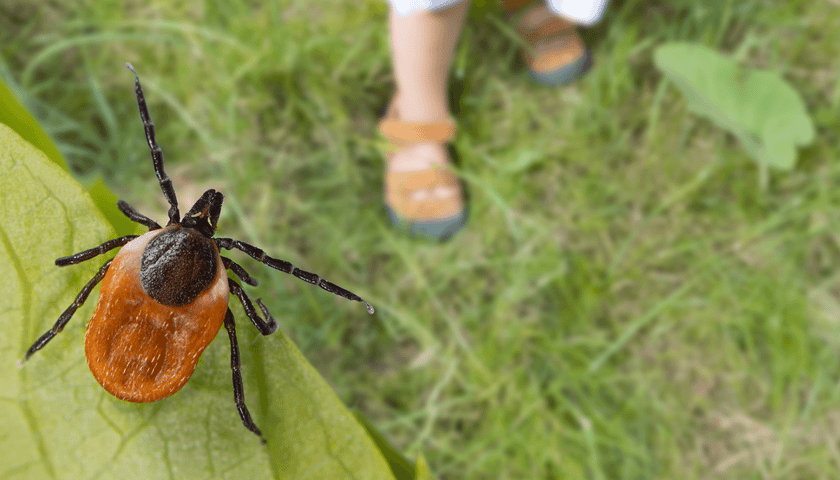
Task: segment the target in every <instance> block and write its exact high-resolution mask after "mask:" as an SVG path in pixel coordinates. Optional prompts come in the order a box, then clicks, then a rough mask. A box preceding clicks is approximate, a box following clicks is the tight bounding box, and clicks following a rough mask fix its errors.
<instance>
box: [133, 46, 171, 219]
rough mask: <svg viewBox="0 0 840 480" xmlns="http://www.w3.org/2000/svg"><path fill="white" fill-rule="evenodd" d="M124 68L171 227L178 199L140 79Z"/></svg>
mask: <svg viewBox="0 0 840 480" xmlns="http://www.w3.org/2000/svg"><path fill="white" fill-rule="evenodd" d="M125 66H126V68H128V69H129V70H131V73H133V74H134V94H135V96H137V108H139V109H140V120H142V121H143V130H144V131H145V132H146V142H147V143H148V144H149V150H151V151H152V164H153V165H154V167H155V175H157V179H158V182H160V189H161V190H163V196H164V197H166V201H167V202H169V225H172V224H173V223H178V222H179V221H180V219H181V214H180V212H178V198H177V197H176V196H175V189H174V188H172V180H171V179H170V178H169V176H167V175H166V172H165V171H164V170H163V150H162V149H161V148H160V145H158V144H157V141H156V140H155V124H154V123H153V122H152V117H151V116H150V115H149V107H148V106H146V98H145V97H144V96H143V88H142V87H140V77H139V76H138V75H137V72H135V71H134V67H133V66H131V64H130V63H126V64H125Z"/></svg>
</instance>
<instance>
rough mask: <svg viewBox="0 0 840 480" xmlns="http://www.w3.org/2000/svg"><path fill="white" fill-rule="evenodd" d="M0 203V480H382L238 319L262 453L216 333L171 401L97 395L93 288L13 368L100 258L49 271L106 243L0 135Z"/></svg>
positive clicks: (80, 194) (363, 449)
mask: <svg viewBox="0 0 840 480" xmlns="http://www.w3.org/2000/svg"><path fill="white" fill-rule="evenodd" d="M0 204H2V205H3V208H2V209H0V265H2V266H3V272H4V273H5V278H4V279H3V282H2V284H0V297H2V298H3V300H4V301H3V306H2V307H0V329H1V330H0V331H2V332H3V335H0V364H2V368H0V478H3V479H4V480H12V479H42V478H55V479H64V478H67V479H74V480H78V479H88V478H98V479H120V480H122V479H126V478H144V479H145V478H155V479H157V478H190V479H192V478H231V479H243V478H247V479H263V478H277V479H286V478H296V479H300V478H311V479H321V478H329V479H344V478H354V479H389V478H394V477H393V475H392V474H391V471H390V469H389V467H388V464H387V462H386V461H385V459H384V458H383V456H382V454H381V453H380V451H379V449H378V448H377V446H376V444H375V442H374V441H373V440H372V439H371V438H370V437H369V436H368V434H367V432H366V431H365V428H364V427H363V426H362V425H361V424H360V423H359V422H358V421H357V420H356V418H355V417H354V416H353V414H352V413H350V412H349V411H348V410H347V409H346V408H345V407H344V405H343V404H342V403H341V401H340V400H339V399H338V398H337V397H336V396H335V394H334V393H333V392H332V390H331V389H330V388H329V386H328V385H327V384H326V382H324V380H323V379H322V378H321V377H320V376H319V375H318V373H317V371H315V369H314V368H313V367H312V366H311V365H310V364H309V363H308V362H306V360H305V359H304V357H303V355H302V354H301V353H300V351H299V350H298V349H297V348H296V347H295V346H294V345H293V344H292V342H291V341H290V340H289V339H288V338H287V337H286V336H285V335H283V333H282V331H278V332H277V333H275V334H273V335H271V336H269V337H259V338H256V337H258V335H256V334H254V333H253V332H250V330H253V328H250V329H249V327H251V325H250V324H249V322H248V321H247V319H244V318H242V316H241V314H240V315H239V316H238V322H237V324H238V326H239V328H238V333H239V337H240V338H239V342H240V348H241V350H242V355H243V359H242V361H243V371H244V374H245V377H246V378H245V380H246V382H245V394H246V401H247V402H248V406H249V408H250V409H251V413H252V414H253V415H254V418H255V421H256V422H257V424H258V425H259V426H260V427H261V428H262V429H263V433H264V434H265V436H266V439H267V440H268V445H267V446H265V447H264V446H261V445H260V442H259V441H258V439H257V438H256V437H255V436H254V435H253V434H251V433H250V432H248V431H247V430H246V429H245V428H244V427H243V426H242V424H241V423H240V420H239V416H238V414H237V413H236V409H235V407H234V405H233V395H232V386H231V380H230V375H231V374H230V363H229V348H230V347H229V344H228V342H227V335H226V334H225V333H224V331H222V334H220V335H219V337H221V338H217V339H216V340H215V341H214V342H213V343H212V344H211V345H210V347H209V348H208V349H207V350H206V351H205V354H204V356H203V357H202V361H201V362H200V363H199V365H198V368H197V369H196V373H195V374H194V375H193V377H192V378H191V379H190V381H189V382H187V385H186V386H185V387H184V388H183V389H182V390H181V391H180V392H178V393H177V394H175V395H173V396H171V397H169V398H167V399H164V400H161V401H158V402H154V403H150V404H131V403H128V402H123V401H120V400H117V399H115V398H114V397H112V396H111V395H110V394H108V393H107V392H105V391H104V390H103V389H102V388H101V387H100V386H99V385H98V384H97V383H96V381H95V380H94V378H93V376H92V375H91V374H90V371H89V370H88V367H87V364H86V362H85V359H84V349H83V337H84V329H85V324H86V323H87V321H88V319H89V318H90V315H91V314H92V311H93V306H94V305H95V304H96V301H97V298H98V288H97V289H95V290H94V291H93V293H92V294H91V296H90V297H89V298H88V301H87V302H86V304H85V305H84V306H83V307H82V308H80V309H79V310H78V311H77V312H76V314H75V315H74V317H73V318H72V319H71V321H70V323H69V324H68V326H67V328H65V329H64V331H63V332H61V333H60V334H59V335H57V336H56V337H55V338H54V339H53V340H52V341H51V342H50V343H49V344H48V345H47V346H46V347H45V348H44V349H43V350H41V351H39V352H37V353H36V354H35V355H33V357H32V358H31V359H30V360H29V361H28V362H27V363H26V364H25V365H23V367H22V368H17V367H16V366H15V365H16V362H17V361H18V360H19V359H21V358H22V356H23V354H24V353H25V351H26V349H27V348H28V347H29V346H30V345H31V344H32V342H33V341H34V340H35V339H36V338H38V336H40V335H41V334H42V333H43V332H45V331H46V330H47V329H48V328H50V327H51V326H52V325H53V324H54V322H55V320H56V319H57V318H58V316H59V315H60V314H61V312H62V311H63V310H64V309H65V308H67V306H69V305H70V303H71V302H72V301H73V298H74V297H75V295H76V294H77V293H78V291H79V290H80V289H81V287H82V286H83V285H84V284H85V283H86V282H87V281H88V280H89V279H90V278H91V277H92V276H93V274H94V273H95V271H96V270H97V269H98V268H99V266H100V265H102V263H104V262H105V258H104V257H107V256H104V257H103V258H96V259H92V260H89V261H87V262H83V263H82V264H79V265H74V266H69V267H63V268H59V267H56V266H55V264H54V261H55V259H56V258H57V257H60V256H65V255H68V254H71V253H75V252H78V251H81V250H84V249H87V248H90V247H92V246H95V245H98V244H100V243H101V242H103V241H105V240H107V239H109V238H113V236H114V232H113V229H112V228H111V226H110V225H109V224H108V223H107V222H106V221H105V219H104V218H103V217H102V216H101V215H100V213H99V211H98V210H97V208H96V205H95V204H94V202H93V201H92V200H91V198H90V196H89V195H88V194H87V192H86V191H85V190H84V189H83V188H82V187H81V185H79V184H78V183H77V182H76V181H75V180H73V179H72V178H71V177H70V176H69V175H68V174H67V173H66V172H65V171H64V170H63V169H61V168H59V167H58V166H57V165H56V164H55V163H53V162H51V161H50V160H49V159H48V158H47V157H46V155H44V154H43V153H42V152H40V151H39V150H37V149H36V148H34V147H33V146H32V145H30V144H28V143H27V142H26V141H24V140H23V139H22V138H21V137H20V136H19V135H18V134H17V133H15V132H14V131H12V130H11V129H10V128H9V127H7V126H5V125H2V124H0ZM267 300H268V301H266V303H268V304H269V306H271V304H272V303H278V302H273V301H271V300H273V299H267ZM274 307H275V309H276V308H277V307H279V305H274ZM234 311H236V310H234ZM295 320H297V319H295ZM281 322H282V318H281Z"/></svg>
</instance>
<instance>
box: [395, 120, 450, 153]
mask: <svg viewBox="0 0 840 480" xmlns="http://www.w3.org/2000/svg"><path fill="white" fill-rule="evenodd" d="M379 131H381V132H382V134H383V135H384V136H385V138H387V139H388V140H390V141H391V142H393V143H395V144H397V145H400V146H406V145H411V144H414V143H418V142H435V143H445V142H448V141H449V140H451V139H452V137H454V136H455V122H453V121H452V120H450V119H446V120H443V121H440V122H433V123H428V122H405V121H402V120H397V119H395V118H387V117H386V118H384V119H382V120H381V121H380V122H379Z"/></svg>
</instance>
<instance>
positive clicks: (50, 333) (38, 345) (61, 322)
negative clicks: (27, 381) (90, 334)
mask: <svg viewBox="0 0 840 480" xmlns="http://www.w3.org/2000/svg"><path fill="white" fill-rule="evenodd" d="M82 253H84V252H82ZM109 266H111V260H108V261H107V262H105V265H102V268H100V269H99V271H98V272H96V275H94V276H93V278H91V279H90V281H89V282H88V283H87V285H85V286H84V287H83V288H82V291H81V292H79V294H78V295H76V299H75V300H73V303H71V304H70V306H69V307H68V308H67V310H65V311H64V313H62V314H61V316H60V317H58V321H57V322H55V325H53V327H52V328H51V329H49V330H47V333H45V334H43V335H41V338H39V339H38V340H35V343H33V344H32V346H31V347H29V350H27V351H26V356H25V357H24V358H23V361H24V362H25V361H27V360H29V357H31V356H32V354H33V353H35V352H37V351H38V350H40V349H42V348H44V345H46V344H47V343H48V342H49V341H50V340H52V339H53V337H54V336H55V335H56V334H57V333H58V332H60V331H62V330H64V326H65V325H67V322H69V321H70V317H72V316H73V314H74V313H76V310H78V308H79V307H81V306H82V304H83V303H85V300H87V297H88V295H90V292H91V291H93V287H95V286H96V284H97V283H99V282H100V281H102V277H104V276H105V272H107V271H108V267H109Z"/></svg>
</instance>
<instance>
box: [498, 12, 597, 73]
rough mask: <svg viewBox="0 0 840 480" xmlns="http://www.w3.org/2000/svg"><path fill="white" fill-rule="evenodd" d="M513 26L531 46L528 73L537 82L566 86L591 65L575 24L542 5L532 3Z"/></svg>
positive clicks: (588, 54)
mask: <svg viewBox="0 0 840 480" xmlns="http://www.w3.org/2000/svg"><path fill="white" fill-rule="evenodd" d="M516 17H517V18H518V21H516V22H515V24H514V27H515V28H516V30H517V31H518V32H519V34H520V35H522V37H523V38H524V39H525V41H526V42H528V44H529V45H531V46H532V47H533V49H534V54H532V53H531V52H526V53H525V57H526V60H527V63H528V72H529V73H530V74H531V78H533V79H534V80H535V81H536V82H537V83H541V84H543V85H549V86H556V85H566V84H568V83H571V82H573V81H574V80H576V79H578V78H580V77H581V76H583V74H584V73H586V72H587V71H588V70H589V68H590V67H591V66H592V54H591V52H590V51H589V49H588V48H587V47H586V45H584V44H583V40H581V38H580V36H579V35H578V33H577V31H576V30H575V24H573V23H570V22H568V21H566V20H564V19H563V18H561V17H558V16H557V15H555V14H554V13H552V12H551V11H550V10H549V9H548V7H546V6H545V5H532V6H531V7H529V8H525V9H523V10H522V11H521V12H520V13H518V14H516Z"/></svg>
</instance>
